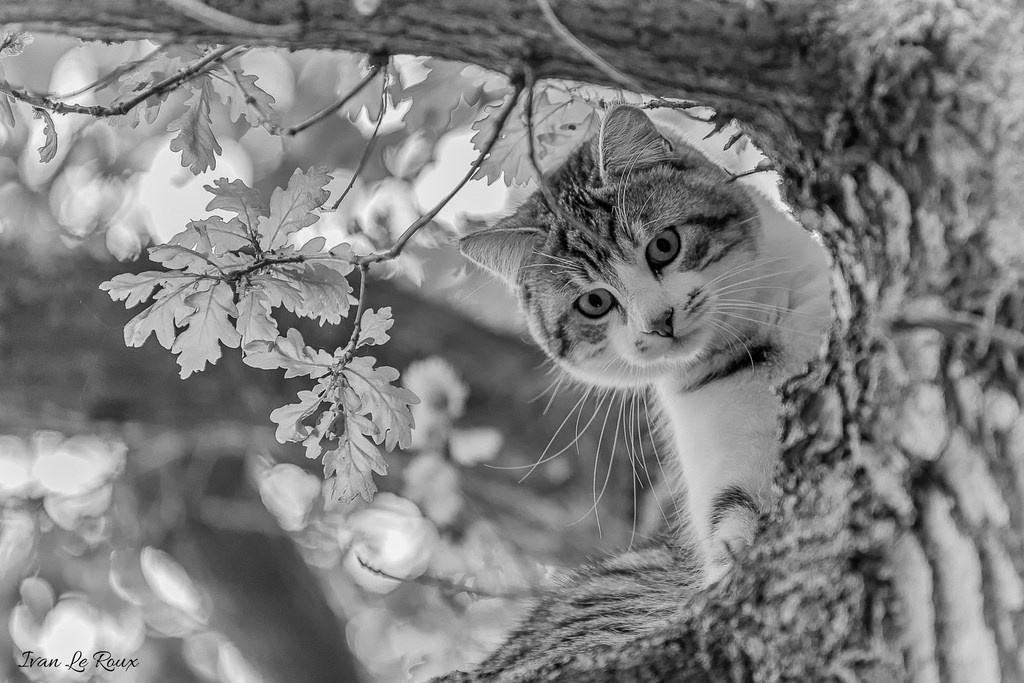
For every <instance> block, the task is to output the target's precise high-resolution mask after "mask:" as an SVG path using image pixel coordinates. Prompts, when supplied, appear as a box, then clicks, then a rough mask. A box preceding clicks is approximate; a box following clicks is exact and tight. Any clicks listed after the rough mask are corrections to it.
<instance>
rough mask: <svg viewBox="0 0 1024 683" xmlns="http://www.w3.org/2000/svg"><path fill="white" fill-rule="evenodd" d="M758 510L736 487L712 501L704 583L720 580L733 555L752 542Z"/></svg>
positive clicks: (726, 571)
mask: <svg viewBox="0 0 1024 683" xmlns="http://www.w3.org/2000/svg"><path fill="white" fill-rule="evenodd" d="M759 515H760V511H759V509H758V507H757V503H756V502H754V499H753V498H752V497H751V496H750V495H749V494H747V493H746V492H745V491H743V490H741V489H739V488H735V487H733V488H729V489H726V490H725V491H723V492H722V493H720V494H719V495H718V496H716V498H715V502H714V504H713V505H712V507H711V511H710V514H709V516H708V527H709V529H710V533H709V535H708V538H707V539H706V540H705V544H704V547H705V562H704V584H705V585H706V586H710V585H712V584H714V583H717V582H718V581H720V580H721V579H722V577H723V576H725V574H727V573H728V571H729V569H730V568H731V567H732V565H733V563H734V558H735V557H736V554H737V553H738V552H739V551H741V550H742V549H743V548H745V547H746V546H748V545H750V544H751V543H753V541H754V534H755V532H756V531H757V524H758V517H759Z"/></svg>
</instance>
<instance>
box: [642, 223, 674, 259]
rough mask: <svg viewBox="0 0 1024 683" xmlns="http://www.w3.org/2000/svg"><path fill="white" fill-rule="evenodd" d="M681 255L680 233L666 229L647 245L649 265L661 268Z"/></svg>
mask: <svg viewBox="0 0 1024 683" xmlns="http://www.w3.org/2000/svg"><path fill="white" fill-rule="evenodd" d="M678 254H679V233H677V232H676V231H675V230H674V229H672V228H665V229H664V230H662V231H661V232H659V233H658V234H657V235H655V236H654V239H652V240H651V241H650V242H648V243H647V263H649V264H650V265H651V267H653V268H660V267H662V266H664V265H665V264H666V263H668V262H670V261H671V260H672V259H674V258H675V257H676V256H677V255H678Z"/></svg>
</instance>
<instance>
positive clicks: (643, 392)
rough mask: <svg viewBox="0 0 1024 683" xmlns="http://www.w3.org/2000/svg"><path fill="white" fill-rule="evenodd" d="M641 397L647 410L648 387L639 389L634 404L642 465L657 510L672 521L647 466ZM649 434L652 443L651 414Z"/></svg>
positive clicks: (666, 519)
mask: <svg viewBox="0 0 1024 683" xmlns="http://www.w3.org/2000/svg"><path fill="white" fill-rule="evenodd" d="M641 398H642V400H643V403H644V409H645V410H646V404H647V393H646V389H638V390H637V392H636V393H635V394H634V397H633V399H634V404H635V405H636V414H637V442H638V443H639V444H640V466H641V467H642V468H643V472H644V474H645V475H646V476H647V485H648V486H649V487H650V493H649V494H648V495H649V496H653V497H654V503H655V504H656V505H657V511H658V512H660V513H662V519H664V520H665V521H666V523H670V521H671V520H670V519H669V515H668V514H667V513H666V512H665V507H663V506H662V499H660V498H658V496H657V487H656V486H655V485H654V480H653V479H652V478H651V476H650V469H649V468H648V467H647V454H646V453H645V452H644V447H643V434H642V433H641V432H640V401H641ZM647 435H648V436H649V437H650V440H651V443H653V442H654V439H655V438H656V437H655V435H654V431H653V427H651V424H650V416H649V415H648V416H647Z"/></svg>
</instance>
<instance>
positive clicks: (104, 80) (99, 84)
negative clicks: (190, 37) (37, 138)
mask: <svg viewBox="0 0 1024 683" xmlns="http://www.w3.org/2000/svg"><path fill="white" fill-rule="evenodd" d="M170 45H171V44H170V43H167V44H164V45H161V46H160V47H158V48H156V49H154V50H151V51H150V52H148V53H147V54H145V55H143V56H142V57H139V58H138V59H133V60H132V61H130V62H128V63H127V64H122V65H121V66H119V67H117V68H116V69H114V70H113V71H111V72H109V73H108V74H106V75H105V76H101V77H100V78H98V79H96V80H95V81H93V82H92V83H90V84H88V85H83V86H82V87H81V88H79V89H78V90H74V91H72V92H69V93H62V94H57V93H54V92H49V93H46V94H45V95H41V97H49V98H52V99H55V100H66V99H68V98H69V97H77V96H79V95H81V94H82V93H87V92H89V91H90V90H99V89H100V88H104V87H106V86H107V85H109V84H110V83H112V82H113V81H116V80H117V79H118V78H120V77H121V76H122V75H123V74H126V73H128V72H129V71H131V70H132V69H134V68H136V67H139V66H142V65H143V64H145V63H146V62H148V61H150V60H151V59H153V58H154V57H156V56H157V55H158V54H160V53H161V52H163V51H164V50H166V49H167V48H168V47H170Z"/></svg>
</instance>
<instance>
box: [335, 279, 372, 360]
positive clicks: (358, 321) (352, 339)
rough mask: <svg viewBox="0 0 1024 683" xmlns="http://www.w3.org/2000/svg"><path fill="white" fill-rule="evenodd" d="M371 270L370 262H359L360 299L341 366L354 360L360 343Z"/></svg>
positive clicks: (342, 355) (343, 350)
mask: <svg viewBox="0 0 1024 683" xmlns="http://www.w3.org/2000/svg"><path fill="white" fill-rule="evenodd" d="M369 270H370V264H368V263H360V264H359V300H358V303H357V304H356V317H355V319H354V320H353V322H352V334H351V335H349V338H348V343H347V344H345V348H344V349H342V352H341V362H340V363H339V366H340V367H342V368H343V367H344V366H345V365H347V364H348V362H349V361H350V360H352V355H353V354H354V353H355V350H356V346H357V345H358V344H359V332H360V330H361V329H362V327H363V311H365V310H366V280H367V277H368V276H367V273H368V272H369Z"/></svg>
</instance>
